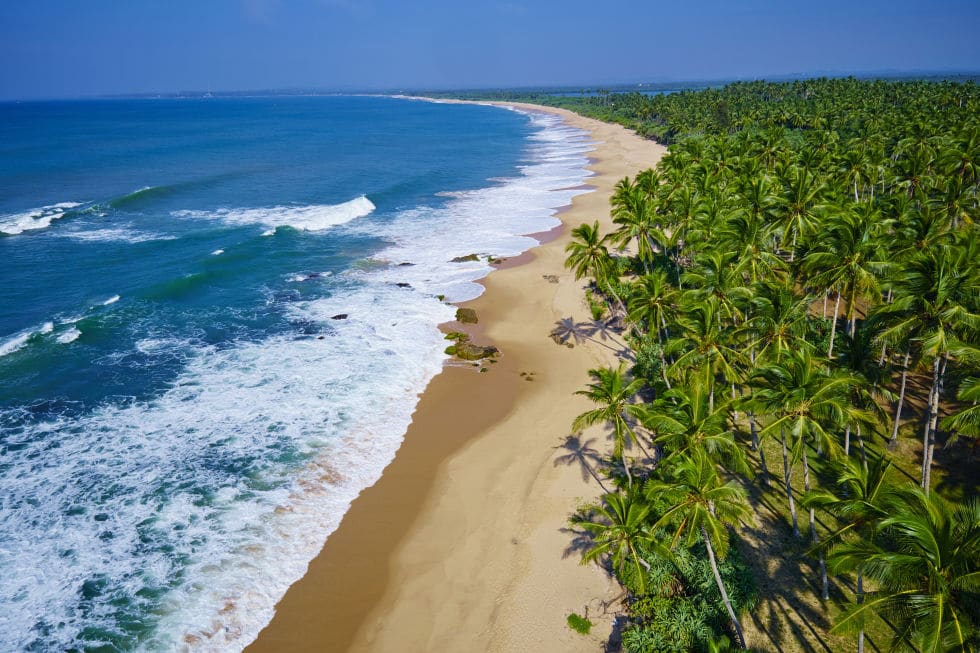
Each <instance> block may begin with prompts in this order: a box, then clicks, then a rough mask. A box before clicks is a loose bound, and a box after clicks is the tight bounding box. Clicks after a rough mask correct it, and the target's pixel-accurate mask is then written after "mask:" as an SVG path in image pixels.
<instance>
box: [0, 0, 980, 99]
mask: <svg viewBox="0 0 980 653" xmlns="http://www.w3.org/2000/svg"><path fill="white" fill-rule="evenodd" d="M977 25H980V2H978V1H977V0H935V1H930V0H921V1H919V2H911V1H906V0H892V1H890V2H885V1H880V0H848V1H846V2H845V1H840V0H822V1H818V2H813V1H812V0H811V1H808V2H794V1H790V0H786V1H778V0H770V1H762V0H729V1H725V2H721V1H714V0H712V1H705V2H694V1H687V0H673V1H672V2H663V1H660V2H658V1H656V0H644V1H631V2H625V1H621V0H588V1H584V0H564V1H562V2H557V1H551V0H547V1H540V0H539V1H536V2H532V1H530V0H508V1H503V2H484V1H480V0H473V1H469V2H467V0H2V2H0V99H12V98H35V97H75V96H87V95H99V94H116V93H145V92H173V91H179V90H207V89H211V90H216V91H219V90H248V89H271V88H297V87H300V88H319V89H337V90H354V89H358V90H361V89H363V90H368V89H385V90H392V89H412V88H459V87H468V88H475V87H499V86H526V85H580V84H581V85H585V84H598V83H620V82H638V81H669V80H674V81H684V80H693V79H726V78H736V77H737V78H757V77H765V76H776V75H786V74H796V73H802V74H807V73H847V72H855V71H857V72H862V71H882V70H895V71H915V70H918V71H922V70H960V71H963V70H968V71H977V70H980V38H978V37H977Z"/></svg>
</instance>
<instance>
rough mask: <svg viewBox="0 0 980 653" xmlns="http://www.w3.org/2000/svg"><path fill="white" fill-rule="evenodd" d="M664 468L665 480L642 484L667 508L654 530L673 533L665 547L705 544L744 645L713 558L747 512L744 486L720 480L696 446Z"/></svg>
mask: <svg viewBox="0 0 980 653" xmlns="http://www.w3.org/2000/svg"><path fill="white" fill-rule="evenodd" d="M668 470H669V471H668V472H667V473H666V474H665V475H664V477H665V479H666V480H659V479H652V480H650V481H648V482H647V485H646V487H645V488H644V491H645V492H646V494H647V496H648V497H651V498H657V499H660V500H664V501H666V502H667V504H668V505H669V506H670V507H669V508H668V509H667V510H666V511H665V512H664V514H663V515H662V516H661V517H660V519H658V520H657V522H656V523H655V524H654V525H653V529H658V528H665V529H669V530H671V531H673V535H672V536H671V546H670V548H674V547H676V546H677V544H678V543H679V542H681V541H682V540H683V541H684V542H685V543H686V544H687V546H691V545H692V544H694V543H695V542H697V541H699V540H700V541H702V542H704V545H705V548H706V549H707V551H708V561H709V563H710V564H711V573H712V574H713V575H714V578H715V584H716V585H717V586H718V591H719V593H720V594H721V600H722V602H723V603H724V605H725V609H726V610H727V611H728V616H729V618H730V619H731V621H732V628H733V629H734V631H735V637H736V639H737V641H738V645H739V647H740V648H745V637H744V636H743V634H742V625H741V623H740V622H739V620H738V615H736V614H735V610H734V609H733V608H732V603H731V601H730V600H729V598H728V591H727V590H726V588H725V584H724V582H722V579H721V574H720V573H719V572H718V562H717V559H718V558H721V559H724V558H725V557H726V555H727V553H728V543H729V536H728V528H729V526H735V525H737V524H738V523H739V520H740V519H742V518H744V517H745V516H746V515H747V514H748V512H749V511H748V506H747V505H746V500H745V490H743V489H742V488H741V487H739V486H738V485H737V484H735V483H734V482H733V481H727V482H726V481H724V480H723V479H722V478H721V477H720V476H719V474H718V470H717V468H716V467H715V464H714V462H713V461H712V460H711V457H710V456H709V455H708V453H707V452H706V451H704V450H703V449H701V448H697V447H696V448H692V449H691V450H690V451H688V452H685V453H681V454H676V455H674V456H672V457H671V458H670V460H669V463H668Z"/></svg>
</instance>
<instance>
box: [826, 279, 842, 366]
mask: <svg viewBox="0 0 980 653" xmlns="http://www.w3.org/2000/svg"><path fill="white" fill-rule="evenodd" d="M839 312H840V293H837V301H835V302H834V319H833V320H832V321H831V323H830V346H829V347H827V358H833V357H834V336H836V335H837V314H838V313H839Z"/></svg>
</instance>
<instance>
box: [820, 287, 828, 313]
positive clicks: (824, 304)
mask: <svg viewBox="0 0 980 653" xmlns="http://www.w3.org/2000/svg"><path fill="white" fill-rule="evenodd" d="M829 295H830V291H829V290H825V291H823V310H822V311H821V312H820V319H821V320H826V319H827V297H828V296H829Z"/></svg>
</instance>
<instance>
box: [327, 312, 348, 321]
mask: <svg viewBox="0 0 980 653" xmlns="http://www.w3.org/2000/svg"><path fill="white" fill-rule="evenodd" d="M330 319H331V320H346V319H347V313H337V314H336V315H332V316H331V317H330Z"/></svg>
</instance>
